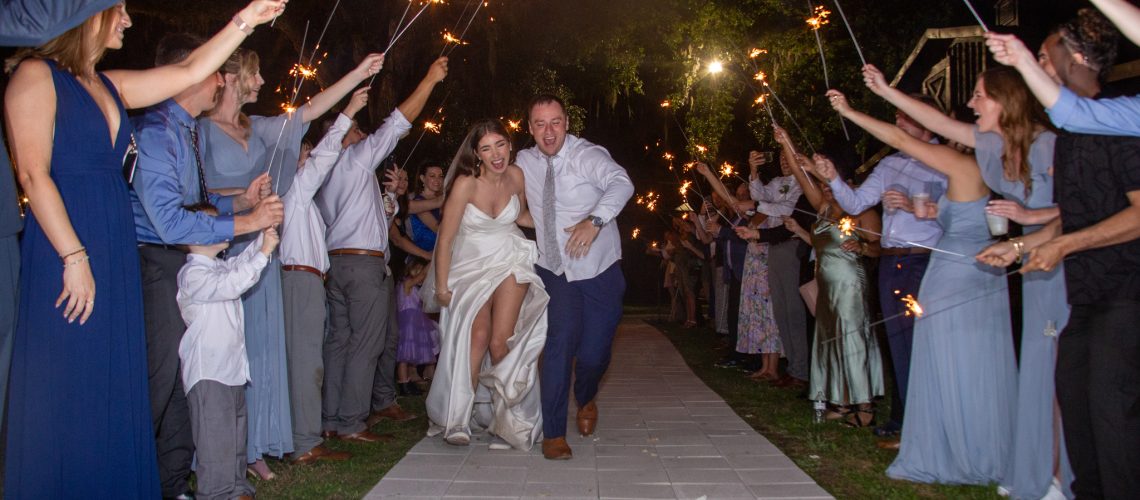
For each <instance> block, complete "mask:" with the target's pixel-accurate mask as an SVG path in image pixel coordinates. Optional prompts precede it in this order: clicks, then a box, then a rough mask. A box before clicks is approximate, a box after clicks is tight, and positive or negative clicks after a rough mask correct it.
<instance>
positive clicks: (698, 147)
mask: <svg viewBox="0 0 1140 500" xmlns="http://www.w3.org/2000/svg"><path fill="white" fill-rule="evenodd" d="M693 148H694V149H696V150H697V152H698V153H700V154H702V155H703V154H705V153H708V152H709V148H707V147H705V146H702V145H700V144H694V145H693Z"/></svg>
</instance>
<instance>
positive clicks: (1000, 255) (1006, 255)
mask: <svg viewBox="0 0 1140 500" xmlns="http://www.w3.org/2000/svg"><path fill="white" fill-rule="evenodd" d="M1019 257H1021V255H1019V254H1018V252H1017V246H1016V245H1014V243H1013V242H1012V241H999V242H997V243H994V244H993V245H990V246H988V247H986V248H985V250H982V251H981V252H979V253H978V255H976V256H975V257H974V258H975V259H977V260H978V262H981V263H982V264H985V265H987V266H992V267H1009V266H1011V265H1013V263H1014V262H1017V259H1018V258H1019Z"/></svg>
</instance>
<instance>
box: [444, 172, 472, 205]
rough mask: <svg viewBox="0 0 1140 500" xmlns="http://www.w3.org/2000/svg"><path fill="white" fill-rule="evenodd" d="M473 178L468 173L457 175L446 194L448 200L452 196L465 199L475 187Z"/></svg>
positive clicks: (469, 196)
mask: <svg viewBox="0 0 1140 500" xmlns="http://www.w3.org/2000/svg"><path fill="white" fill-rule="evenodd" d="M476 184H477V183H476V182H475V178H474V177H471V176H470V175H459V176H456V177H455V180H453V181H452V183H451V193H449V194H448V195H447V199H448V201H450V200H451V199H452V198H458V199H462V200H467V199H469V198H471V195H472V194H473V193H475V189H476Z"/></svg>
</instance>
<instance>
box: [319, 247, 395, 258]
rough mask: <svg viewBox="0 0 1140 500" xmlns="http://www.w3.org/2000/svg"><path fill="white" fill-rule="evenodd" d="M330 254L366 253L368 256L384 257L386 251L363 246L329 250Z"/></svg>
mask: <svg viewBox="0 0 1140 500" xmlns="http://www.w3.org/2000/svg"><path fill="white" fill-rule="evenodd" d="M329 255H365V256H368V257H380V258H381V259H383V258H384V252H381V251H379V250H364V249H361V248H338V249H336V250H329Z"/></svg>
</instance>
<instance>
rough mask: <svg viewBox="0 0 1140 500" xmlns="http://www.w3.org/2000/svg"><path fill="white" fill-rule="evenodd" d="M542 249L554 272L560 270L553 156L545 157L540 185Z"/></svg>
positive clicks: (560, 259) (560, 253)
mask: <svg viewBox="0 0 1140 500" xmlns="http://www.w3.org/2000/svg"><path fill="white" fill-rule="evenodd" d="M542 225H543V226H544V227H543V231H542V249H543V250H545V251H546V260H547V263H548V264H550V270H551V271H553V272H554V274H559V273H561V272H562V251H561V250H559V249H558V232H557V231H558V227H557V224H556V223H555V222H554V157H553V156H547V157H546V184H544V185H543V186H542Z"/></svg>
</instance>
